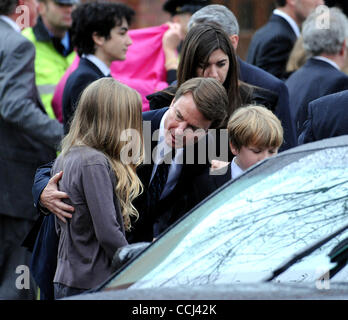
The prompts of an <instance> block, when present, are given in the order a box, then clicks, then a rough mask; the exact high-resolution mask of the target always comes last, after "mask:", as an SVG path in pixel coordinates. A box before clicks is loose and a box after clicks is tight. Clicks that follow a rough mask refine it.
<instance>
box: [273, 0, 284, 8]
mask: <svg viewBox="0 0 348 320" xmlns="http://www.w3.org/2000/svg"><path fill="white" fill-rule="evenodd" d="M274 2H275V5H276V7H284V6H285V5H286V0H275V1H274Z"/></svg>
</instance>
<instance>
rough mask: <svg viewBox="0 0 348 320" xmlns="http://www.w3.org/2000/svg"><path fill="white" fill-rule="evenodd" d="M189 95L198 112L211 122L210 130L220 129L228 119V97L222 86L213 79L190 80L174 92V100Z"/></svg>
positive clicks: (199, 78)
mask: <svg viewBox="0 0 348 320" xmlns="http://www.w3.org/2000/svg"><path fill="white" fill-rule="evenodd" d="M187 93H191V94H192V98H193V101H194V102H195V104H196V107H197V109H198V111H199V112H200V113H201V114H202V115H203V116H204V117H205V118H206V119H207V120H211V121H212V124H211V126H210V128H212V129H215V128H220V127H222V126H224V125H225V124H226V120H227V119H228V110H229V106H228V104H229V103H228V97H227V93H226V90H225V88H224V87H223V85H222V84H221V83H220V82H219V81H217V80H215V79H213V78H201V77H198V78H192V79H190V80H187V81H185V82H184V83H183V84H182V85H181V86H180V87H179V88H178V90H177V91H176V93H175V97H174V100H178V99H179V98H180V97H181V96H183V95H185V94H187Z"/></svg>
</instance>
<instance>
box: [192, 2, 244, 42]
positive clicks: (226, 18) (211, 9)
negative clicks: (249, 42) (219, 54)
mask: <svg viewBox="0 0 348 320" xmlns="http://www.w3.org/2000/svg"><path fill="white" fill-rule="evenodd" d="M206 22H214V23H216V24H218V25H219V26H220V27H221V28H222V29H223V30H224V31H225V32H226V33H227V34H228V35H229V36H232V35H235V34H236V35H238V34H239V24H238V20H237V18H236V17H235V15H234V14H233V13H232V11H231V10H230V9H228V8H227V7H225V6H223V5H219V4H212V5H209V6H206V7H203V8H202V9H200V10H198V11H197V12H195V13H194V14H193V15H192V17H191V18H190V20H189V22H188V29H189V30H190V29H191V28H192V27H193V26H194V25H196V24H200V23H206Z"/></svg>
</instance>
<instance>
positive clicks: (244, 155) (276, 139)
mask: <svg viewBox="0 0 348 320" xmlns="http://www.w3.org/2000/svg"><path fill="white" fill-rule="evenodd" d="M227 130H228V137H229V143H230V150H231V152H232V153H233V155H234V156H235V157H234V158H233V160H232V162H231V178H232V179H235V178H236V177H238V176H239V175H240V174H242V173H243V172H244V171H245V170H247V169H248V168H250V167H251V166H253V165H254V164H256V163H258V162H259V161H261V160H263V159H266V158H269V157H271V156H273V155H275V154H277V153H278V149H279V147H280V146H281V144H282V143H283V128H282V125H281V123H280V121H279V119H278V118H277V117H276V116H275V115H274V114H273V113H272V112H271V111H270V110H268V109H266V108H264V107H261V106H256V105H255V106H254V105H250V106H247V107H244V108H239V109H237V110H236V111H235V112H234V113H233V114H232V116H231V118H230V119H229V121H228V124H227Z"/></svg>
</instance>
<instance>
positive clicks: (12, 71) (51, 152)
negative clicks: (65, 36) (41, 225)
mask: <svg viewBox="0 0 348 320" xmlns="http://www.w3.org/2000/svg"><path fill="white" fill-rule="evenodd" d="M23 8H25V10H24V9H23ZM37 15H38V3H37V2H36V0H2V1H1V2H0V164H1V165H0V177H1V178H0V179H1V184H0V300H1V299H35V298H36V285H35V284H34V282H33V281H32V277H31V274H30V273H29V272H28V270H27V269H25V268H27V266H28V265H29V261H30V257H31V253H30V252H29V251H27V250H26V249H25V248H23V247H21V244H22V242H23V240H24V237H25V235H26V234H27V233H28V232H29V230H30V229H31V228H32V226H33V224H34V221H35V220H36V219H37V217H38V215H37V212H36V210H35V208H34V207H33V200H32V197H31V192H30V190H31V188H32V184H33V178H34V175H35V170H36V168H37V167H38V166H39V165H42V164H44V163H47V162H49V161H52V160H53V159H55V157H56V150H57V148H58V145H59V143H60V141H61V139H62V137H63V127H62V125H61V124H60V123H59V122H58V121H57V120H53V119H50V118H49V117H48V116H47V113H46V111H45V108H44V107H43V105H42V103H41V100H40V97H39V94H38V91H37V88H36V85H35V69H34V59H35V47H34V45H33V44H32V43H31V42H30V41H29V40H28V39H26V38H25V37H24V36H23V35H22V34H21V29H22V28H25V27H32V26H34V25H35V23H36V20H37ZM23 266H24V269H23V268H22V269H21V267H23ZM18 267H19V269H17V268H18ZM18 271H19V273H18ZM23 273H24V276H23ZM25 275H27V277H25ZM18 277H23V279H25V281H24V283H23V281H22V282H21V283H20V284H19V286H18V280H17V278H18ZM20 279H21V278H19V280H20ZM16 284H17V285H16Z"/></svg>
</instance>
